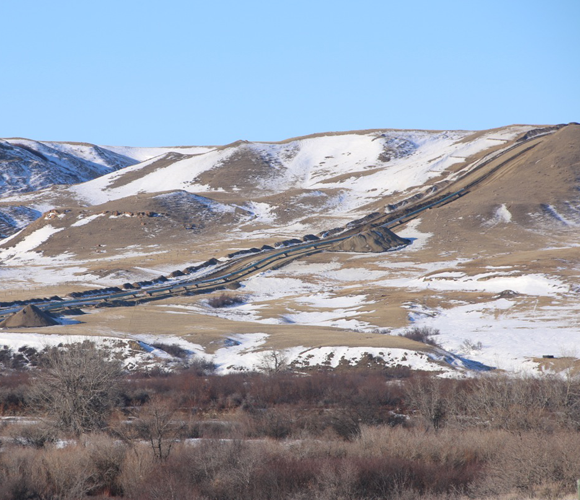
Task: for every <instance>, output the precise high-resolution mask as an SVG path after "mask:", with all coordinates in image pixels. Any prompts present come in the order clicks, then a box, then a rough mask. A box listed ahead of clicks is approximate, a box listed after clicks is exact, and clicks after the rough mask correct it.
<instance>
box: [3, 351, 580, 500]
mask: <svg viewBox="0 0 580 500" xmlns="http://www.w3.org/2000/svg"><path fill="white" fill-rule="evenodd" d="M101 354H102V353H99V352H98V351H96V350H95V349H94V348H93V347H91V346H85V348H84V349H76V348H72V349H70V350H69V352H68V353H66V354H65V353H63V352H62V351H61V352H56V351H52V352H48V353H44V354H43V355H42V358H41V360H40V363H39V365H40V367H39V368H34V369H29V370H15V369H13V370H10V371H8V370H6V371H5V372H4V374H3V376H2V377H1V378H0V411H1V413H2V415H3V417H4V419H3V425H2V428H1V432H0V445H1V448H0V485H2V487H1V488H0V499H2V500H3V499H78V498H84V497H94V498H128V499H196V498H199V499H270V498H288V499H296V500H298V499H355V498H356V499H359V498H360V499H379V498H380V499H383V498H388V499H399V500H402V499H412V498H419V497H420V498H426V499H451V498H490V499H491V498H506V499H507V498H528V497H530V498H531V497H534V498H554V499H556V498H565V497H566V495H568V496H569V497H570V498H572V495H573V491H574V486H575V481H576V479H577V478H578V477H580V464H579V462H578V460H577V458H576V457H577V450H578V449H579V447H580V433H579V432H578V431H579V430H580V381H578V380H575V379H572V378H568V379H565V378H555V377H549V376H547V377H542V378H513V377H505V376H501V375H499V376H498V375H495V376H484V377H480V378H476V379H471V380H444V379H436V378H433V377H428V376H422V375H417V374H414V375H412V374H411V372H410V371H409V370H393V369H391V370H384V371H377V370H375V371H355V370H352V371H345V372H325V371H321V372H314V373H310V374H308V375H303V374H295V373H291V372H288V371H285V370H284V369H280V370H278V371H271V372H270V373H269V374H257V373H240V374H233V375H226V376H216V375H213V374H211V373H209V372H208V370H209V369H210V368H211V367H208V366H198V367H190V368H188V369H186V370H183V371H181V372H178V373H163V372H154V373H152V372H149V373H134V374H123V375H118V371H117V370H118V366H117V365H116V364H115V363H111V362H107V361H103V359H102V357H101V356H100V355H101ZM55 360H58V363H57V364H56V365H55ZM57 366H58V367H63V366H67V367H68V368H67V369H66V370H61V371H59V370H58V369H57ZM112 373H115V374H117V375H116V376H115V377H114V378H111V377H110V375H111V374H112ZM57 380H61V381H62V382H63V383H62V387H61V389H60V391H61V392H60V393H59V395H58V401H59V403H60V405H55V401H54V400H53V399H51V398H47V397H45V398H40V397H39V396H38V394H39V391H40V392H43V391H46V388H47V387H48V386H50V387H53V385H54V384H55V381H57ZM104 381H105V383H103V382H104ZM47 384H48V385H47ZM105 387H106V388H107V390H104V388H105ZM65 389H66V390H65ZM71 405H72V406H71ZM63 408H76V410H74V411H73V412H72V413H73V414H74V413H75V412H79V414H82V415H84V416H85V418H82V419H81V418H79V417H78V415H73V416H71V414H70V413H68V412H66V411H64V410H63ZM73 417H74V418H73Z"/></svg>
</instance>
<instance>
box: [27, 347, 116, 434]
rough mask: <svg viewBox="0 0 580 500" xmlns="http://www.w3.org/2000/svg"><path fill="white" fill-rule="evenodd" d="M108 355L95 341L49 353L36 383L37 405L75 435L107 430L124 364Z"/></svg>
mask: <svg viewBox="0 0 580 500" xmlns="http://www.w3.org/2000/svg"><path fill="white" fill-rule="evenodd" d="M106 356H107V353H106V352H105V351H103V350H100V349H97V348H96V347H95V345H94V343H92V342H83V343H78V344H71V345H69V346H67V347H65V348H57V347H54V348H52V349H50V350H48V351H47V353H46V355H45V356H44V357H43V360H42V363H41V365H42V369H41V371H40V373H39V375H38V377H36V379H35V380H34V381H33V384H32V389H31V399H32V402H33V404H34V405H35V406H37V408H38V409H40V410H41V411H43V412H44V413H45V414H46V415H47V416H48V417H49V418H50V419H51V420H52V422H53V423H54V424H55V425H56V426H57V427H58V428H60V429H63V430H66V431H69V432H72V433H73V434H76V435H80V434H82V433H84V432H88V431H93V430H97V429H103V428H105V427H106V426H107V419H108V417H109V415H110V413H111V411H112V409H113V407H114V406H115V404H116V401H117V397H118V386H119V377H120V376H121V373H122V371H121V366H120V364H119V363H118V362H111V361H107V360H106Z"/></svg>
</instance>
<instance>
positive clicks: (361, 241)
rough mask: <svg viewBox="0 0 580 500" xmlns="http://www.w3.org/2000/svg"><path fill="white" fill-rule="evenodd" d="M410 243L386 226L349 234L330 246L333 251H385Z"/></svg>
mask: <svg viewBox="0 0 580 500" xmlns="http://www.w3.org/2000/svg"><path fill="white" fill-rule="evenodd" d="M409 243H411V240H408V239H406V238H400V237H399V236H397V235H396V234H395V233H393V232H392V231H391V230H390V229H387V228H386V227H377V228H375V229H371V230H370V231H367V232H364V233H360V234H357V235H355V236H351V237H350V238H348V239H346V240H343V241H340V242H338V243H335V244H334V245H332V246H331V247H330V250H331V251H334V252H377V253H378V252H387V251H388V250H393V249H395V248H401V247H404V246H406V245H408V244H409Z"/></svg>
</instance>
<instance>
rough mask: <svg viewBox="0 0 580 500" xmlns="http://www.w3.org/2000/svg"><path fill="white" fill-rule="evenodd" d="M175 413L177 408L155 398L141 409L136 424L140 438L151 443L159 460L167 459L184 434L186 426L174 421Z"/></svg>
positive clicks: (154, 454)
mask: <svg viewBox="0 0 580 500" xmlns="http://www.w3.org/2000/svg"><path fill="white" fill-rule="evenodd" d="M175 412H176V408H175V406H173V405H172V404H171V403H169V404H168V402H167V401H164V400H162V399H159V398H154V399H153V400H152V401H150V402H149V403H148V404H147V405H146V406H144V407H143V408H142V409H141V411H140V412H139V418H138V419H137V420H136V421H135V423H134V426H135V430H136V431H137V434H138V436H139V437H140V438H141V439H146V440H147V441H148V442H149V444H150V445H151V450H152V451H153V456H154V457H155V458H156V459H157V460H166V459H167V457H168V456H169V453H171V448H172V447H173V445H174V444H175V442H176V441H178V440H179V438H180V437H181V435H182V433H183V429H184V427H185V425H184V423H183V422H181V421H179V420H175V419H174V416H175Z"/></svg>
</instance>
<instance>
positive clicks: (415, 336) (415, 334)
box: [401, 326, 441, 347]
mask: <svg viewBox="0 0 580 500" xmlns="http://www.w3.org/2000/svg"><path fill="white" fill-rule="evenodd" d="M439 334H440V332H439V330H437V329H436V328H431V327H429V326H422V327H418V326H415V327H413V328H411V329H410V330H407V331H405V332H404V333H402V334H401V337H405V338H407V339H409V340H414V341H415V342H422V343H423V344H429V345H432V346H435V347H441V346H440V345H439V344H438V343H437V341H436V340H435V339H433V337H434V336H437V335H439Z"/></svg>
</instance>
